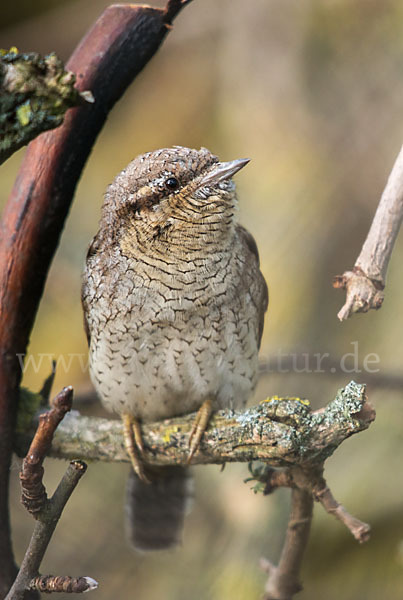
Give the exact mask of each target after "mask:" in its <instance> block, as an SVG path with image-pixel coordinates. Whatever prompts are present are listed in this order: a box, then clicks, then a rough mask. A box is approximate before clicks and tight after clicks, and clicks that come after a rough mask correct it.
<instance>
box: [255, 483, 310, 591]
mask: <svg viewBox="0 0 403 600" xmlns="http://www.w3.org/2000/svg"><path fill="white" fill-rule="evenodd" d="M312 513H313V498H312V494H311V493H310V492H309V491H307V490H304V489H301V488H294V489H293V490H292V492H291V512H290V518H289V521H288V526H287V532H286V535H285V540H284V545H283V549H282V551H281V556H280V560H279V563H278V565H277V566H274V565H272V564H271V563H269V562H268V561H267V560H265V559H263V560H262V562H261V566H262V568H263V569H264V570H265V571H266V572H268V573H269V578H268V580H267V583H266V587H265V594H264V596H263V598H264V600H290V599H291V598H292V597H293V596H294V594H296V593H297V592H299V591H300V590H302V585H301V583H300V581H299V572H300V569H301V563H302V559H303V556H304V552H305V548H306V545H307V543H308V538H309V531H310V528H311V522H312Z"/></svg>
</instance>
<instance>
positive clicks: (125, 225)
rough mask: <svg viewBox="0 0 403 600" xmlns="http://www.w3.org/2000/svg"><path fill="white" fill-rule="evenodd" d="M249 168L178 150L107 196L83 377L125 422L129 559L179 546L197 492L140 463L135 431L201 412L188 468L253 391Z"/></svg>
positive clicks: (254, 283) (176, 473)
mask: <svg viewBox="0 0 403 600" xmlns="http://www.w3.org/2000/svg"><path fill="white" fill-rule="evenodd" d="M248 162H249V159H236V160H231V161H227V162H221V161H220V160H219V159H218V157H217V156H216V155H214V154H212V153H211V152H210V151H209V150H207V149H206V148H201V149H200V150H196V149H191V148H186V147H182V146H174V147H172V148H162V149H159V150H154V151H152V152H147V153H145V154H142V155H140V156H138V157H137V158H135V159H134V160H132V162H130V163H129V165H128V166H127V167H126V168H125V169H123V170H122V171H121V172H120V173H119V174H118V175H117V176H116V178H115V179H114V181H113V182H112V183H111V185H110V186H109V187H108V189H107V191H106V193H105V197H104V203H103V206H102V210H101V218H100V222H99V229H98V232H97V234H96V235H95V237H94V239H93V240H92V242H91V244H90V246H89V250H88V253H87V258H86V264H85V270H84V275H83V282H82V305H83V311H84V325H85V330H86V333H87V338H88V344H89V364H90V376H91V379H92V381H93V383H94V386H95V389H96V391H97V394H98V395H99V397H100V399H101V402H102V403H103V405H104V406H105V408H106V409H108V410H110V411H112V412H115V413H117V414H118V415H120V417H121V418H122V420H123V430H124V440H125V446H126V449H127V452H128V454H129V456H130V459H131V463H132V467H133V468H132V470H131V473H130V476H129V482H128V486H127V505H126V506H127V520H128V523H129V529H130V533H129V537H130V541H131V542H132V545H133V546H134V548H135V549H136V550H140V551H148V550H163V549H168V548H171V547H175V546H177V545H180V544H181V543H182V530H183V525H184V515H185V513H186V510H187V506H188V501H189V498H190V497H191V495H192V492H191V477H190V475H189V470H188V468H187V467H185V466H178V465H176V466H175V465H174V466H163V467H151V466H150V465H146V464H145V462H144V460H143V457H142V455H143V451H144V446H143V441H142V436H141V424H142V423H147V422H154V421H158V420H162V419H165V418H171V417H175V416H179V415H184V414H189V413H193V412H196V413H197V414H196V418H195V420H194V424H193V428H192V431H191V434H190V436H189V460H188V462H189V463H190V462H191V458H192V456H193V455H194V453H195V452H197V451H198V449H199V445H200V442H201V439H202V436H203V433H204V431H205V430H206V428H207V427H208V421H209V418H210V415H211V414H212V412H213V411H216V410H219V409H225V408H234V409H237V408H242V407H243V406H244V405H245V404H246V402H247V400H248V398H249V397H250V396H251V394H252V393H253V391H254V388H255V386H256V382H257V376H258V351H259V347H260V342H261V337H262V332H263V324H264V315H265V312H266V309H267V306H268V288H267V284H266V281H265V279H264V277H263V275H262V273H261V271H260V267H259V254H258V249H257V245H256V242H255V240H254V238H253V236H252V235H251V234H250V233H249V232H248V231H247V230H246V229H245V228H244V227H243V226H242V225H240V224H239V223H238V220H237V207H238V199H237V194H236V189H235V183H234V181H233V176H234V175H235V174H236V173H238V171H239V170H240V169H242V168H244V167H245V166H246V165H247V163H248Z"/></svg>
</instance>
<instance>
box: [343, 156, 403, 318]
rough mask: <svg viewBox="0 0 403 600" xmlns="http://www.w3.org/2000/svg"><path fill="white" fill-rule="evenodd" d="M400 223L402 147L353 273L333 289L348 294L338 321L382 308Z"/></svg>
mask: <svg viewBox="0 0 403 600" xmlns="http://www.w3.org/2000/svg"><path fill="white" fill-rule="evenodd" d="M402 219H403V147H402V148H401V150H400V152H399V155H398V157H397V159H396V162H395V164H394V166H393V169H392V172H391V173H390V175H389V179H388V182H387V184H386V187H385V189H384V191H383V194H382V197H381V200H380V202H379V205H378V208H377V210H376V213H375V217H374V220H373V221H372V225H371V228H370V230H369V233H368V236H367V239H366V240H365V242H364V245H363V247H362V250H361V252H360V255H359V257H358V258H357V260H356V262H355V265H354V268H353V269H352V271H346V272H345V273H344V274H343V275H338V276H337V277H336V278H335V281H334V284H333V285H334V287H337V288H343V289H345V290H346V292H347V298H346V302H345V304H344V306H343V307H342V308H341V310H340V311H339V313H338V315H337V316H338V318H339V319H340V321H343V320H345V319H347V318H348V317H349V316H351V315H352V314H353V313H356V312H367V311H368V310H369V309H370V308H375V309H378V308H380V307H381V305H382V302H383V298H384V294H383V289H384V287H385V281H386V271H387V268H388V264H389V260H390V257H391V254H392V250H393V246H394V243H395V240H396V237H397V234H398V233H399V229H400V225H401V223H402Z"/></svg>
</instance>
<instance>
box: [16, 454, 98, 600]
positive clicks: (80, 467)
mask: <svg viewBox="0 0 403 600" xmlns="http://www.w3.org/2000/svg"><path fill="white" fill-rule="evenodd" d="M86 468H87V466H86V464H85V463H83V462H81V461H79V460H76V461H72V462H71V463H70V464H69V466H68V467H67V471H66V473H65V474H64V475H63V478H62V480H61V482H60V483H59V485H58V487H57V489H56V491H55V493H54V494H53V496H52V498H51V499H50V500H48V501H47V503H46V504H45V506H44V507H43V508H42V510H41V511H40V512H39V513H38V514H37V515H36V518H37V521H36V523H35V528H34V532H33V534H32V537H31V541H30V543H29V546H28V549H27V551H26V553H25V556H24V559H23V561H22V564H21V567H20V570H19V573H18V575H17V578H16V580H15V582H14V584H13V586H12V588H11V590H10V592H9V593H8V594H7V596H6V599H5V600H22V598H23V596H24V592H25V590H26V589H29V588H30V586H31V582H32V580H33V579H34V578H36V577H37V576H38V571H39V567H40V565H41V562H42V559H43V557H44V554H45V552H46V549H47V547H48V544H49V542H50V539H51V537H52V535H53V532H54V530H55V528H56V525H57V523H58V521H59V519H60V516H61V514H62V512H63V509H64V507H65V505H66V502H67V501H68V499H69V498H70V496H71V494H72V493H73V491H74V488H75V487H76V485H77V483H78V482H79V480H80V479H81V477H82V476H83V475H84V473H85V471H86ZM92 589H93V588H92ZM49 591H50V590H49Z"/></svg>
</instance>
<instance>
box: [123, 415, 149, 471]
mask: <svg viewBox="0 0 403 600" xmlns="http://www.w3.org/2000/svg"><path fill="white" fill-rule="evenodd" d="M122 421H123V437H124V441H125V448H126V452H127V454H128V455H129V457H130V460H131V463H132V467H133V469H134V472H135V473H136V475H137V477H138V478H139V479H141V481H144V482H145V483H150V480H149V479H148V478H147V476H146V474H145V471H144V463H143V460H142V454H143V452H144V444H143V437H142V434H141V428H140V422H139V421H138V420H137V419H136V418H135V417H133V415H129V414H124V415H123V416H122Z"/></svg>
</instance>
